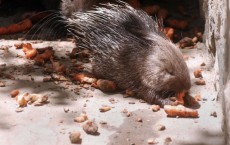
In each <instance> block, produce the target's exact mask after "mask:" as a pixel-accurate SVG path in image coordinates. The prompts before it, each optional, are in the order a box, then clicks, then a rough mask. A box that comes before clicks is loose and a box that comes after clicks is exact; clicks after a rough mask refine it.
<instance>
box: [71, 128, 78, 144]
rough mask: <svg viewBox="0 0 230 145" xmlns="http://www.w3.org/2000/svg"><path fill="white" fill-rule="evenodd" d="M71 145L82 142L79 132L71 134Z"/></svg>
mask: <svg viewBox="0 0 230 145" xmlns="http://www.w3.org/2000/svg"><path fill="white" fill-rule="evenodd" d="M69 139H70V141H71V143H74V144H76V143H79V142H80V141H81V133H80V132H79V131H74V132H71V133H70V135H69Z"/></svg>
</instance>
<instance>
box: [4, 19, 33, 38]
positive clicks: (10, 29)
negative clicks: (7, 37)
mask: <svg viewBox="0 0 230 145" xmlns="http://www.w3.org/2000/svg"><path fill="white" fill-rule="evenodd" d="M31 27H32V22H31V20H30V19H25V20H23V21H21V22H19V23H17V24H10V25H8V26H5V27H0V35H3V34H13V33H19V32H23V31H25V30H28V29H30V28H31Z"/></svg>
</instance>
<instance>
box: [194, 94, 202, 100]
mask: <svg viewBox="0 0 230 145" xmlns="http://www.w3.org/2000/svg"><path fill="white" fill-rule="evenodd" d="M194 98H195V100H196V101H201V99H202V97H201V95H196V96H195V97H194Z"/></svg>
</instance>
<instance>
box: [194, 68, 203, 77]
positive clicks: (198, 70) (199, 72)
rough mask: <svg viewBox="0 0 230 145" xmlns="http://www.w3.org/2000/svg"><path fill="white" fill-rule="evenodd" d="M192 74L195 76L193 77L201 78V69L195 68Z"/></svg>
mask: <svg viewBox="0 0 230 145" xmlns="http://www.w3.org/2000/svg"><path fill="white" fill-rule="evenodd" d="M193 75H194V76H195V78H203V76H202V70H201V69H197V70H195V71H194V72H193Z"/></svg>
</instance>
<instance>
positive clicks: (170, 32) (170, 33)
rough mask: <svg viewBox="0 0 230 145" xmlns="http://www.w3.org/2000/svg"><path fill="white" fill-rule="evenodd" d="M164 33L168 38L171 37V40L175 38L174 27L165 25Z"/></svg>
mask: <svg viewBox="0 0 230 145" xmlns="http://www.w3.org/2000/svg"><path fill="white" fill-rule="evenodd" d="M164 33H165V35H166V37H167V38H169V39H171V40H172V39H173V34H174V29H173V28H170V27H165V28H164Z"/></svg>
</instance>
